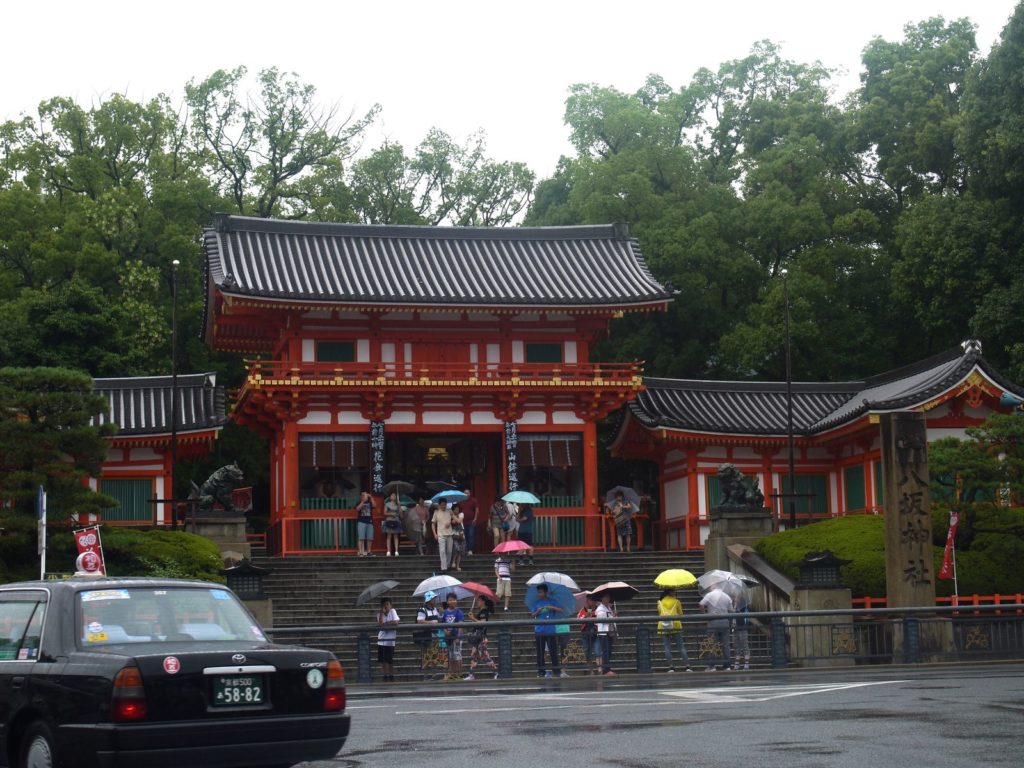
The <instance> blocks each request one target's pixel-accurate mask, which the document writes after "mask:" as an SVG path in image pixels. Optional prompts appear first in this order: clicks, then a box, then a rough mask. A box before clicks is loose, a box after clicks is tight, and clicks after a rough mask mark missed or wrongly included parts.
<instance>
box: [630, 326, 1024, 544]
mask: <svg viewBox="0 0 1024 768" xmlns="http://www.w3.org/2000/svg"><path fill="white" fill-rule="evenodd" d="M792 391H793V422H794V435H795V440H794V442H795V474H796V483H795V485H796V489H795V490H796V493H797V494H802V496H801V498H799V499H797V500H796V501H795V503H796V508H797V511H798V515H799V517H800V518H803V519H819V518H824V517H835V516H838V515H846V514H864V513H868V514H871V513H879V512H881V511H882V506H881V505H882V499H883V493H882V487H881V483H882V472H881V464H880V442H879V427H878V416H879V414H882V413H887V412H890V411H906V410H916V411H922V412H924V413H925V414H926V418H927V424H928V438H929V440H930V441H931V440H936V439H939V438H942V437H948V436H956V437H963V436H965V429H966V428H967V427H969V426H974V425H978V424H981V423H982V422H983V421H984V420H985V419H986V418H988V416H989V415H990V414H992V413H993V412H996V411H1000V412H1007V411H1009V410H1010V409H1011V408H1012V407H1013V406H1012V405H1007V404H1006V400H1005V399H1004V397H1003V396H1004V394H1007V393H1009V394H1010V395H1012V396H1014V397H1013V398H1010V400H1011V402H1012V401H1014V400H1015V401H1016V402H1018V403H1019V402H1020V400H1021V399H1022V398H1024V388H1021V387H1019V386H1017V385H1015V384H1013V383H1011V382H1009V381H1007V380H1006V379H1005V378H1004V377H1003V376H1001V375H1000V374H999V372H998V371H996V370H995V369H994V368H992V366H991V365H989V364H988V363H987V362H986V361H985V359H984V358H983V357H982V354H981V344H980V343H979V342H977V341H967V342H964V344H963V345H962V348H961V349H955V350H951V351H949V352H947V353H945V354H942V355H938V356H936V357H933V358H930V359H928V360H923V361H921V362H920V363H917V364H915V365H911V366H908V367H906V368H901V369H899V370H895V371H890V372H888V373H883V374H881V375H879V376H875V377H873V378H871V379H868V380H866V381H849V382H838V383H806V382H796V383H794V384H793V388H792ZM787 427H788V425H787V400H786V385H785V383H784V382H741V381H698V380H684V379H656V378H646V379H645V380H644V391H643V392H641V393H640V394H639V396H638V397H637V398H636V399H635V400H633V401H632V402H631V403H630V404H629V406H628V409H627V411H626V412H625V416H624V418H623V420H622V423H621V424H620V427H619V429H618V432H617V434H616V436H615V439H614V441H613V443H612V446H611V448H612V453H613V454H614V455H616V456H620V457H623V458H631V459H648V460H650V461H653V462H655V463H656V464H657V465H658V467H659V469H660V472H659V475H660V497H661V498H660V505H659V506H660V508H661V509H662V510H664V513H663V516H662V518H661V519H660V520H659V521H658V525H657V528H658V530H657V534H658V535H657V539H658V542H659V544H660V546H662V547H665V548H669V549H679V548H696V547H700V546H702V545H703V542H704V540H705V539H706V537H707V534H708V531H709V521H708V510H709V508H710V507H712V506H714V505H715V504H716V503H717V502H718V501H719V500H720V493H719V487H718V479H717V477H716V473H717V471H718V467H719V465H721V464H722V463H725V462H730V463H733V464H735V465H736V466H737V467H738V468H739V469H741V470H742V471H743V472H744V473H745V474H747V475H754V476H756V477H757V478H758V479H759V480H760V485H761V488H762V490H763V491H764V493H765V497H766V504H772V506H773V507H774V511H775V513H776V514H778V513H779V507H780V505H779V503H778V500H777V497H774V498H775V499H776V500H775V502H774V504H773V503H772V501H773V496H772V494H774V493H779V492H781V489H782V488H783V483H784V482H785V477H786V476H787V474H788V438H787V432H788V429H787ZM786 487H787V488H788V482H787V483H786ZM788 509H789V508H788V503H787V507H786V512H785V513H784V514H783V515H781V518H782V519H781V523H782V525H783V526H784V523H785V520H786V519H787V518H788Z"/></svg>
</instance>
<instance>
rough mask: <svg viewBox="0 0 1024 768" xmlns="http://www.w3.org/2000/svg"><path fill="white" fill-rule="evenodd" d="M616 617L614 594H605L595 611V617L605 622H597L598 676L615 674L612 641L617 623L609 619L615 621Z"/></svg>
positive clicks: (596, 652)
mask: <svg viewBox="0 0 1024 768" xmlns="http://www.w3.org/2000/svg"><path fill="white" fill-rule="evenodd" d="M616 615H617V613H616V611H615V606H614V605H613V604H612V593H611V592H605V593H603V594H602V595H601V600H600V602H599V603H598V604H597V608H596V609H594V616H596V617H597V618H598V619H604V621H598V622H597V643H596V645H595V650H594V653H595V655H596V656H597V658H598V659H599V666H598V670H599V671H598V674H601V673H604V674H605V675H609V676H612V675H614V674H615V673H614V672H613V671H612V641H613V640H614V637H615V622H613V621H608V619H614V618H615V616H616Z"/></svg>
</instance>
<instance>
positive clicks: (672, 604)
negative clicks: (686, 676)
mask: <svg viewBox="0 0 1024 768" xmlns="http://www.w3.org/2000/svg"><path fill="white" fill-rule="evenodd" d="M658 615H659V616H682V615H683V604H682V603H680V602H679V598H678V597H676V591H675V590H674V589H666V590H664V591H663V592H662V593H661V599H660V600H659V601H658ZM658 634H659V635H661V644H662V647H663V648H664V650H665V662H666V663H667V664H668V671H669V672H675V671H676V669H675V662H674V661H673V660H672V643H673V641H674V642H675V644H676V649H677V650H678V651H679V658H680V659H681V660H682V662H683V663H684V664H686V671H687V672H692V671H693V670H692V669H690V657H689V656H688V655H687V654H686V643H685V642H684V640H683V622H681V621H678V620H675V619H669V620H665V621H659V622H658Z"/></svg>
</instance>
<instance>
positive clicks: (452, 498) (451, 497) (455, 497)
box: [431, 491, 469, 504]
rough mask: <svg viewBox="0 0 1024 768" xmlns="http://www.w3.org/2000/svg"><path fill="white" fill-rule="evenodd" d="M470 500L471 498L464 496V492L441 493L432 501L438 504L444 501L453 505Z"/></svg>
mask: <svg viewBox="0 0 1024 768" xmlns="http://www.w3.org/2000/svg"><path fill="white" fill-rule="evenodd" d="M468 498H469V496H467V495H466V494H464V493H463V492H462V491H441V492H440V493H439V494H437V495H436V496H434V498H432V499H431V501H432V502H434V503H435V504H436V503H437V502H439V501H441V499H444V500H445V501H447V502H448V503H449V504H451V503H453V502H456V501H465V500H466V499H468Z"/></svg>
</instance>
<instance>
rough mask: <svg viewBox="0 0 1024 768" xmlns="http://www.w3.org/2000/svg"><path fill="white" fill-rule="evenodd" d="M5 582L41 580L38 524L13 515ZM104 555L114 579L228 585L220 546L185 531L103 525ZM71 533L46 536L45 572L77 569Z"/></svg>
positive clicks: (0, 569)
mask: <svg viewBox="0 0 1024 768" xmlns="http://www.w3.org/2000/svg"><path fill="white" fill-rule="evenodd" d="M0 527H2V528H3V529H4V531H3V534H2V535H0V579H2V581H3V582H10V581H23V580H27V579H37V578H39V556H38V555H37V554H36V521H35V520H34V519H32V518H30V517H27V516H25V515H19V514H12V515H8V516H6V517H0ZM100 535H101V538H102V541H103V556H104V560H105V562H106V565H107V573H108V574H110V575H111V576H164V577H172V578H187V579H203V580H206V581H218V582H222V583H223V581H224V577H223V575H221V573H220V570H221V568H223V567H224V563H223V559H222V558H221V555H220V551H219V550H218V549H217V545H216V544H214V543H213V542H212V541H210V540H209V539H207V538H205V537H203V536H196V535H195V534H192V533H185V532H184V531H167V530H149V531H144V530H138V529H135V528H117V527H114V526H102V527H101V528H100ZM76 556H77V550H76V548H75V542H74V538H73V537H72V535H71V529H70V528H66V529H50V531H49V534H48V536H47V547H46V570H47V571H49V572H62V573H71V572H73V571H74V569H75V557H76Z"/></svg>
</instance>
